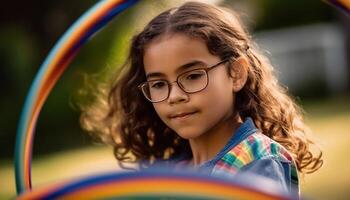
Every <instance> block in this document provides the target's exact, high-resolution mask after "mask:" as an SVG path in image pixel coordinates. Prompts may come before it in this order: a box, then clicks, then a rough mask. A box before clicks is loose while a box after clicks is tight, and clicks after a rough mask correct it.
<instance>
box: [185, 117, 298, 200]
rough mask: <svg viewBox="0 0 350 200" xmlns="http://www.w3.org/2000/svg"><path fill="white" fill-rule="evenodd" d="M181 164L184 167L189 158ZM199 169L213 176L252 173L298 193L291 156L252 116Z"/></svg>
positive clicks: (293, 192)
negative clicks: (263, 131)
mask: <svg viewBox="0 0 350 200" xmlns="http://www.w3.org/2000/svg"><path fill="white" fill-rule="evenodd" d="M178 164H179V165H180V166H185V165H186V160H182V161H180V162H179V163H178ZM198 169H199V170H200V171H206V172H209V173H210V174H211V175H213V176H227V175H232V176H234V175H238V174H242V173H249V174H253V175H256V176H258V177H264V178H267V179H269V180H272V181H273V182H274V183H277V184H278V185H279V186H281V188H282V189H283V190H284V191H286V192H289V193H291V194H293V196H294V195H295V196H299V183H298V173H297V168H296V165H295V162H294V160H293V158H292V156H291V155H290V153H289V152H288V151H287V150H286V149H285V148H284V147H283V146H282V145H281V144H279V143H277V142H276V141H274V140H272V139H271V138H269V137H267V136H266V135H264V134H262V133H261V132H260V131H259V130H258V129H257V128H256V127H255V125H254V122H253V120H252V119H251V118H247V119H246V120H245V122H244V123H243V124H242V125H241V126H240V127H239V128H238V129H237V130H236V131H235V134H234V135H233V137H232V138H231V139H230V140H229V141H228V143H227V144H226V145H225V147H224V148H223V149H222V150H221V151H220V152H219V153H218V154H217V155H216V156H215V157H214V158H213V159H212V160H209V161H208V162H206V163H204V164H202V165H201V166H199V167H198Z"/></svg>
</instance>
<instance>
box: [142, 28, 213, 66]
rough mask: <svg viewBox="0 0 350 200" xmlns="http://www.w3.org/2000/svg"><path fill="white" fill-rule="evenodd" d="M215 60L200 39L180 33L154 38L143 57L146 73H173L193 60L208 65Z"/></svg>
mask: <svg viewBox="0 0 350 200" xmlns="http://www.w3.org/2000/svg"><path fill="white" fill-rule="evenodd" d="M216 59H217V57H216V56H214V55H212V54H210V52H209V50H208V48H207V46H206V43H205V42H204V41H203V40H202V39H199V38H192V37H189V36H187V35H185V34H180V33H175V34H170V35H165V36H161V37H160V38H156V39H155V40H153V41H152V42H151V43H150V44H149V45H147V46H146V48H145V54H144V57H143V61H144V67H145V71H146V73H149V72H164V73H166V72H174V71H175V70H176V69H177V68H178V67H179V66H182V65H184V64H186V63H189V62H192V61H194V60H199V61H202V62H203V63H210V62H211V61H214V60H216Z"/></svg>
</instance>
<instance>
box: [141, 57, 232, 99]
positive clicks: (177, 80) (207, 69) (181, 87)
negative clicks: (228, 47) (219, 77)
mask: <svg viewBox="0 0 350 200" xmlns="http://www.w3.org/2000/svg"><path fill="white" fill-rule="evenodd" d="M228 61H230V59H229V58H226V59H223V60H221V61H220V62H218V63H216V64H214V65H212V66H210V67H201V68H196V69H192V70H188V71H185V72H183V73H181V74H179V75H178V76H177V77H176V81H173V82H169V81H168V80H164V79H159V81H165V82H166V83H167V84H168V95H167V96H166V97H165V98H164V99H162V100H159V101H152V100H151V99H149V98H148V97H147V95H146V94H145V93H144V91H143V89H142V87H143V86H144V85H146V84H147V83H149V82H151V81H145V82H142V83H141V84H140V85H138V86H137V88H138V89H139V90H141V92H142V94H143V96H144V97H145V98H146V99H147V100H148V101H150V102H151V103H159V102H162V101H165V100H167V99H168V98H169V96H170V92H171V87H172V85H173V83H177V85H178V86H179V88H180V89H181V90H182V91H183V92H185V93H186V94H194V93H197V92H201V91H203V90H204V89H205V88H207V87H208V85H209V74H208V72H209V71H210V70H212V69H214V68H216V67H218V66H220V65H222V64H224V63H226V62H228ZM196 70H204V71H205V74H206V76H207V84H206V85H205V86H204V87H203V88H202V89H200V90H198V91H195V92H187V91H186V90H185V89H184V88H183V86H182V84H180V83H179V77H181V76H182V75H183V74H186V73H189V72H192V71H196ZM152 81H154V80H152Z"/></svg>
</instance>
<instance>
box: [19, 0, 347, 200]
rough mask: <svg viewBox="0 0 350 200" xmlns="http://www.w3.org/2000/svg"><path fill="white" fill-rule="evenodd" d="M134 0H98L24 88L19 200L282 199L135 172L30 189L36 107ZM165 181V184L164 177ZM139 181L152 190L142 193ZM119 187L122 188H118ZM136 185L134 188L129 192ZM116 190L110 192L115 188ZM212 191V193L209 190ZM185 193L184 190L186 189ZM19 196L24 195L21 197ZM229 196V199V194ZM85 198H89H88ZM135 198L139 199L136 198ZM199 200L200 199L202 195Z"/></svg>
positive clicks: (343, 0) (338, 0) (342, 4)
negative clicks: (133, 199) (178, 194)
mask: <svg viewBox="0 0 350 200" xmlns="http://www.w3.org/2000/svg"><path fill="white" fill-rule="evenodd" d="M326 1H327V2H328V3H330V4H332V5H334V6H335V7H337V8H339V9H342V10H343V11H345V12H346V13H348V14H349V10H350V2H349V1H348V0H326ZM137 2H138V0H102V1H99V2H98V3H97V4H95V5H94V6H93V7H92V8H90V9H89V10H88V11H87V12H85V13H84V14H83V15H82V16H81V17H80V18H79V19H78V20H77V21H76V22H75V23H74V24H73V25H72V26H71V27H70V28H69V29H68V30H67V31H66V32H65V33H64V35H63V36H62V37H61V38H60V39H59V40H58V42H57V43H56V44H55V46H54V47H53V49H52V50H51V51H50V53H49V54H48V56H47V57H46V59H45V61H44V62H43V64H42V65H41V66H40V69H39V72H38V73H37V75H36V76H35V79H34V81H33V83H32V85H31V87H30V90H29V93H28V95H27V98H26V100H25V103H24V107H23V110H22V114H21V117H20V121H19V125H18V130H17V136H16V145H15V177H16V190H17V194H18V195H20V196H19V198H23V199H33V198H39V199H48V198H54V197H64V198H77V197H84V195H86V194H91V195H93V196H92V197H97V198H102V197H115V195H119V196H120V195H122V196H123V195H124V196H125V195H126V196H128V195H129V197H130V195H132V194H133V192H136V193H137V194H139V195H142V194H145V195H146V196H148V197H150V196H152V194H159V195H162V194H163V195H165V196H168V195H167V194H173V193H174V191H173V189H174V187H176V186H186V185H187V186H188V187H182V188H184V189H185V190H183V191H182V193H183V194H199V193H203V192H206V193H207V194H208V195H209V196H211V195H214V196H217V197H224V196H225V195H222V194H226V197H238V198H239V197H242V198H247V199H248V198H252V197H259V199H284V198H285V196H284V197H283V196H279V195H272V196H271V195H267V194H265V193H261V192H257V191H256V190H254V189H249V188H247V187H244V186H241V185H239V184H238V183H235V184H229V183H228V182H225V181H219V180H217V179H216V180H215V179H210V180H209V179H208V178H203V177H198V176H195V175H193V174H187V175H186V176H184V174H178V175H175V174H173V175H171V176H169V174H168V173H166V174H164V173H163V174H162V173H159V172H157V173H154V172H147V173H137V174H130V173H128V174H107V175H102V176H99V177H90V178H85V179H82V180H80V181H75V182H66V183H61V184H56V185H53V186H50V187H44V188H42V189H40V188H39V190H34V191H32V181H31V159H32V147H33V141H34V133H35V132H34V130H35V126H36V123H37V120H38V116H39V114H40V111H41V109H42V106H43V104H44V102H45V100H46V99H47V97H48V95H49V93H50V92H51V90H52V88H53V87H54V85H55V84H56V82H57V80H58V79H59V78H60V77H61V75H62V74H63V72H64V71H65V70H66V68H67V67H68V65H69V64H70V63H71V61H72V60H73V58H74V57H75V56H76V55H77V53H78V51H79V49H80V48H81V47H82V46H83V45H84V44H85V43H86V42H87V41H88V40H89V39H90V38H92V36H93V35H94V34H95V33H96V32H97V31H98V30H100V29H101V28H103V27H104V26H105V25H106V24H107V23H108V22H109V21H111V20H112V19H113V18H114V17H115V16H116V15H118V14H119V13H121V12H122V11H124V10H126V9H128V8H129V7H131V6H132V5H134V4H135V3H137ZM166 177H167V178H170V179H171V180H168V181H166V180H165V179H164V178H166ZM145 183H148V184H151V185H152V186H155V187H151V188H148V189H147V190H143V186H145ZM119 187H120V188H124V190H120V189H119ZM135 187H139V188H137V189H136V190H134V189H133V190H130V188H135ZM116 188H118V190H117V191H116V190H115V189H116ZM213 188H215V190H214V189H213ZM186 189H187V190H186ZM24 193H26V194H27V195H26V194H24ZM23 194H24V195H23ZM232 195H233V196H232ZM90 197H91V196H90ZM139 197H141V196H139ZM202 197H203V196H202Z"/></svg>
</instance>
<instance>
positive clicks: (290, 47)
mask: <svg viewBox="0 0 350 200" xmlns="http://www.w3.org/2000/svg"><path fill="white" fill-rule="evenodd" d="M182 2H184V1H183V0H176V1H152V0H146V1H142V2H140V3H138V4H137V5H136V6H134V7H132V8H131V9H129V10H127V11H126V12H124V13H122V14H121V15H120V16H119V17H117V18H116V19H114V20H113V21H112V22H111V23H110V24H108V25H107V26H106V27H105V28H104V29H103V30H102V31H100V32H99V33H98V34H97V35H96V36H95V37H94V38H93V39H92V40H91V41H89V42H88V43H87V44H86V45H85V46H84V47H83V48H82V49H81V50H80V52H79V54H78V55H77V57H76V58H75V59H74V61H73V62H72V63H71V65H70V66H69V68H68V70H66V72H65V74H64V75H63V76H62V78H61V79H60V80H59V81H58V83H57V84H56V86H55V88H54V89H53V91H52V92H51V94H50V96H49V98H48V100H47V101H46V103H45V105H44V107H43V110H42V112H41V115H40V117H39V120H38V124H37V128H36V135H35V142H34V150H33V167H32V173H33V174H32V179H33V185H34V188H35V187H37V186H40V185H43V184H51V183H54V182H57V181H62V180H69V179H72V178H77V177H80V176H84V175H87V174H92V173H99V172H105V171H113V170H118V167H117V163H116V161H115V159H114V157H113V153H112V148H110V147H107V146H105V145H102V144H98V143H96V142H93V140H92V139H91V138H90V137H89V136H88V135H87V134H86V133H84V132H83V131H82V130H81V129H80V126H79V110H78V108H77V106H76V102H77V98H79V97H81V94H80V91H81V90H80V89H81V88H82V87H83V86H84V83H85V82H86V81H88V80H89V79H90V78H91V77H93V78H94V79H95V80H104V79H106V78H107V77H108V75H109V74H111V72H112V71H113V70H115V68H116V67H118V66H120V65H121V64H122V63H123V60H124V58H125V55H126V52H127V51H128V45H129V40H130V38H131V36H132V35H133V34H134V33H137V32H138V31H139V30H140V29H141V28H142V27H143V26H144V24H145V23H146V22H147V21H149V20H150V19H151V18H152V17H154V16H155V15H157V14H158V13H160V12H161V11H163V10H164V9H166V8H169V7H171V6H174V5H179V4H181V3H182ZM206 2H210V3H216V4H218V5H222V6H225V7H228V8H232V9H234V10H236V11H238V12H239V13H240V14H241V17H242V20H243V22H244V23H245V24H246V26H247V28H248V30H249V31H250V32H251V34H252V37H253V39H254V40H255V42H257V43H258V44H259V45H260V47H261V48H262V49H264V50H265V54H266V55H268V57H269V58H270V59H271V61H272V63H273V64H274V66H275V69H276V71H277V75H278V78H279V80H280V82H281V83H282V84H283V85H285V86H287V87H288V88H289V91H290V93H291V94H293V95H294V96H295V97H296V99H297V102H298V103H299V104H300V105H301V106H302V107H303V108H304V110H305V118H306V121H307V123H308V124H309V125H310V127H311V128H312V130H313V132H314V138H315V139H316V140H317V141H318V142H319V144H320V147H321V148H322V149H323V152H324V159H325V163H324V166H323V167H322V168H321V170H319V171H317V172H315V173H313V174H310V175H306V176H305V178H303V180H302V194H303V195H304V196H306V197H310V198H314V199H347V198H348V197H349V196H350V192H349V190H348V186H349V185H350V170H349V169H348V166H349V164H350V161H349V159H347V157H346V156H345V157H344V156H343V155H347V153H350V132H349V128H346V126H348V125H349V123H350V80H349V79H350V17H349V16H350V15H346V14H345V13H343V12H341V11H340V10H337V9H336V8H334V7H332V6H330V5H328V4H327V3H325V2H323V1H319V0H308V1H304V0H289V1H280V0H259V1H258V0H226V1H225V0H211V1H210V0H207V1H206ZM95 3H96V1H92V0H85V1H78V0H70V1H68V0H61V1H37V0H32V1H23V2H21V3H19V2H14V1H6V2H4V3H3V4H2V6H1V8H0V9H1V12H0V16H1V18H0V21H1V27H0V44H1V46H0V55H1V57H0V59H1V68H0V88H1V91H2V93H1V98H0V112H1V115H0V148H1V151H0V177H1V181H0V199H8V198H13V197H15V195H16V194H15V182H14V170H13V156H14V155H13V152H14V144H15V135H16V129H17V124H18V120H19V116H20V112H21V109H22V106H23V103H24V99H25V96H26V95H27V92H28V89H29V87H30V84H31V82H32V80H33V78H34V76H35V74H36V72H37V70H38V68H39V66H40V65H41V63H42V62H43V60H44V59H45V57H46V56H47V54H48V53H49V51H50V49H51V48H52V47H53V46H54V44H55V42H56V41H57V40H58V39H59V38H60V36H61V35H62V34H63V33H64V31H65V30H67V28H68V27H69V26H70V25H71V24H72V23H73V22H74V21H75V20H76V19H77V18H78V17H79V16H81V15H82V14H83V13H84V12H85V11H86V10H87V9H88V8H90V7H91V6H92V5H94V4H95Z"/></svg>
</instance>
